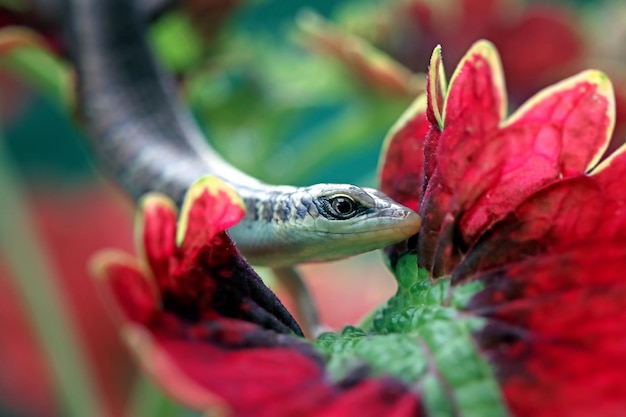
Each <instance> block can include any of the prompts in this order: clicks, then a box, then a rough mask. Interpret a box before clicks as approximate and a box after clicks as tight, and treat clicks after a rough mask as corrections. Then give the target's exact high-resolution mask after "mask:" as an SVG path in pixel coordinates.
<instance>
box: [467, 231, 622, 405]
mask: <svg viewBox="0 0 626 417" xmlns="http://www.w3.org/2000/svg"><path fill="white" fill-rule="evenodd" d="M624 247H626V240H624V239H623V238H621V239H618V240H601V241H593V240H590V241H589V242H584V243H578V244H576V245H574V246H573V247H572V248H570V249H566V250H563V251H560V252H558V253H553V254H549V255H543V256H535V257H533V258H530V259H527V260H524V261H522V262H521V263H518V264H511V265H508V266H506V267H504V268H502V269H500V270H497V271H494V272H492V273H490V274H488V275H486V276H483V278H482V281H483V282H484V283H485V289H484V290H483V291H482V292H480V293H479V294H477V295H476V296H474V298H473V299H472V301H471V302H470V304H469V306H468V311H469V312H470V313H473V314H478V315H480V316H482V317H486V318H487V325H486V327H485V328H484V329H483V330H482V331H480V333H479V334H478V335H477V340H478V341H480V343H481V344H482V348H483V349H484V350H485V353H486V354H487V355H488V356H489V357H490V358H491V360H492V362H493V366H494V367H495V369H497V372H498V378H499V379H500V381H501V383H502V387H503V391H504V394H505V396H506V398H507V401H508V403H509V406H510V407H511V410H512V412H513V414H514V415H519V416H526V415H532V416H539V417H542V416H546V417H547V416H555V415H559V416H585V415H598V416H605V417H608V416H619V415H622V413H623V410H624V398H625V396H626V386H625V385H624V383H623V381H624V376H623V371H622V370H623V367H624V366H625V365H626V356H625V355H624V349H625V348H626V338H624V336H623V334H624V332H623V325H624V321H625V320H626V310H624V308H623V305H624V303H625V302H626V281H625V280H624V279H623V271H624V270H625V269H626V256H624V255H625V253H624Z"/></svg>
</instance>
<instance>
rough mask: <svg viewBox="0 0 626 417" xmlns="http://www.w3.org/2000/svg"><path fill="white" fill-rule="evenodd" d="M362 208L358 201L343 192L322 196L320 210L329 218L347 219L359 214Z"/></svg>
mask: <svg viewBox="0 0 626 417" xmlns="http://www.w3.org/2000/svg"><path fill="white" fill-rule="evenodd" d="M362 209H363V207H362V206H361V205H360V204H359V203H357V202H356V201H355V200H354V199H353V198H352V197H350V196H348V195H345V194H340V195H334V196H332V197H325V198H322V211H323V212H324V213H326V217H328V218H331V219H336V220H347V219H350V218H352V217H354V216H356V215H357V214H359V212H360V211H362Z"/></svg>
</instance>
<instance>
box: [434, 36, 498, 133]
mask: <svg viewBox="0 0 626 417" xmlns="http://www.w3.org/2000/svg"><path fill="white" fill-rule="evenodd" d="M464 74H465V75H464ZM477 75H482V78H484V79H482V80H481V79H478V80H472V81H471V82H472V83H473V84H475V85H476V87H477V88H478V93H479V94H480V95H481V99H482V100H483V102H480V101H476V102H475V103H472V108H474V109H476V110H478V107H480V106H484V107H486V108H488V109H489V112H493V111H494V110H495V112H496V116H497V118H498V120H499V121H502V120H504V118H505V117H506V114H507V100H508V99H507V93H506V88H505V82H504V71H503V69H502V61H501V59H500V54H499V53H498V51H497V49H496V47H495V46H494V45H493V44H492V43H491V42H489V41H487V40H484V39H483V40H479V41H477V42H475V43H474V44H473V45H472V46H471V47H470V49H469V50H468V51H467V52H466V53H465V55H464V56H463V58H461V60H460V61H459V64H458V65H457V67H456V69H455V70H454V73H453V74H452V77H451V78H450V82H449V83H448V88H447V91H448V94H447V95H446V100H445V103H444V106H443V116H442V118H443V121H444V124H447V123H448V122H449V119H450V118H452V119H455V118H456V117H457V116H458V115H457V113H456V112H459V111H461V112H462V111H463V110H464V106H462V105H460V103H459V98H458V97H453V98H454V100H451V99H450V98H451V96H452V94H450V93H451V92H452V91H453V89H454V86H455V84H459V82H460V80H461V79H463V81H464V82H465V83H467V80H466V78H467V77H472V76H474V77H475V76H477ZM461 90H463V89H462V88H461ZM489 90H490V91H489ZM463 99H465V100H466V98H461V100H463ZM475 99H476V97H475ZM461 104H463V103H461ZM466 104H467V103H466ZM450 116H452V117H450Z"/></svg>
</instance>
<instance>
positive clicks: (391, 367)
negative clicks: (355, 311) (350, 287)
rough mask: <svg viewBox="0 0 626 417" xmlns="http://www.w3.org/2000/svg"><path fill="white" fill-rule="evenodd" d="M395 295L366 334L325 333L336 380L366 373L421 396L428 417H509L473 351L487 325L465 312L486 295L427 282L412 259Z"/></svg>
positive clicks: (323, 343) (323, 345) (404, 264)
mask: <svg viewBox="0 0 626 417" xmlns="http://www.w3.org/2000/svg"><path fill="white" fill-rule="evenodd" d="M395 274H396V279H397V281H398V290H397V292H396V294H395V295H394V296H393V297H392V298H391V299H390V300H389V301H388V302H387V303H386V304H385V305H383V306H382V307H380V308H379V309H378V311H376V312H374V313H373V314H372V316H371V317H369V318H368V319H367V321H366V322H364V323H362V325H361V326H362V327H361V328H357V327H346V328H345V329H344V330H343V331H342V332H341V333H340V334H331V333H326V334H323V335H321V336H320V337H319V339H318V340H317V342H316V346H317V348H318V349H319V350H320V351H321V352H322V353H323V354H325V355H326V357H327V361H328V369H329V371H330V373H331V375H332V377H333V378H335V379H340V378H342V377H345V376H347V375H349V374H350V372H352V371H354V370H355V369H357V368H359V367H362V366H367V367H369V368H370V369H371V371H372V373H373V374H374V375H384V374H386V375H393V376H395V377H397V378H399V379H401V380H403V381H404V382H406V383H407V384H410V385H411V386H415V387H417V388H418V391H419V395H420V396H421V397H422V399H423V401H424V404H425V407H426V409H427V410H428V412H429V415H433V416H435V415H436V416H456V415H460V416H477V417H478V416H494V417H495V416H504V415H507V409H506V406H505V404H504V401H503V399H502V394H501V392H500V389H499V385H498V383H497V381H496V379H495V377H494V375H493V372H492V370H491V368H490V366H489V365H488V363H487V362H486V360H485V358H483V357H482V355H481V353H480V351H479V350H478V348H477V347H476V345H475V343H474V338H473V334H474V333H475V332H476V331H478V330H480V329H481V328H482V327H483V326H484V320H483V319H481V318H477V317H474V316H470V315H468V314H466V313H464V312H463V311H462V309H463V307H464V306H465V305H466V303H467V301H468V300H469V299H470V298H471V297H472V296H473V295H474V294H475V293H476V292H478V291H480V290H481V289H482V284H481V283H476V282H472V283H469V284H465V285H460V286H455V287H451V286H450V282H449V277H444V278H441V279H438V280H430V279H429V273H428V271H426V270H425V269H423V268H420V267H419V266H418V260H417V257H416V256H415V255H412V254H408V255H405V256H403V257H402V258H401V259H400V260H399V261H398V264H397V267H396V272H395Z"/></svg>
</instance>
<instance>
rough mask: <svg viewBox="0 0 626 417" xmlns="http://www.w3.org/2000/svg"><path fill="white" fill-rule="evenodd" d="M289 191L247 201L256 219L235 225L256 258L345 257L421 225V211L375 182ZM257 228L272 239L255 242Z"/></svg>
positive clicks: (275, 262) (276, 262)
mask: <svg viewBox="0 0 626 417" xmlns="http://www.w3.org/2000/svg"><path fill="white" fill-rule="evenodd" d="M286 191H287V190H281V192H280V193H277V196H276V197H275V198H272V199H271V200H270V201H271V202H269V201H266V202H265V203H257V205H256V207H255V206H248V210H249V214H251V218H252V219H254V220H255V221H254V222H251V223H250V224H249V225H248V226H246V225H245V224H244V225H242V226H241V227H240V229H239V230H235V231H233V232H234V235H233V237H234V238H235V242H237V243H238V244H239V242H238V239H237V234H238V232H240V233H242V234H243V233H246V234H247V235H246V237H247V239H246V244H245V245H241V246H240V249H241V250H242V252H244V255H245V256H246V257H247V258H248V259H249V260H250V261H251V262H252V263H255V264H262V265H271V266H281V265H289V264H296V263H304V262H321V261H331V260H335V259H341V258H346V257H349V256H352V255H357V254H360V253H364V252H369V251H372V250H375V249H380V248H383V247H385V246H388V245H391V244H394V243H397V242H401V241H403V240H406V239H408V238H409V237H411V236H413V235H415V234H416V233H417V232H418V231H419V228H420V224H421V219H420V217H419V215H417V213H415V212H414V211H413V210H411V209H409V208H408V207H405V206H403V205H401V204H399V203H397V202H395V201H393V200H392V199H391V198H389V197H388V196H386V195H385V194H383V193H382V192H380V191H378V190H375V189H372V188H361V187H357V186H354V185H349V184H317V185H313V186H310V187H303V188H294V189H292V190H291V191H289V192H286ZM251 210H254V211H255V213H251ZM244 223H245V221H244ZM246 227H248V229H247V230H243V229H245V228H246ZM254 229H256V230H254ZM254 234H257V235H258V236H272V238H271V239H272V240H273V241H272V242H269V241H268V240H265V239H263V238H260V240H258V241H256V242H251V239H250V236H252V235H254Z"/></svg>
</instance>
